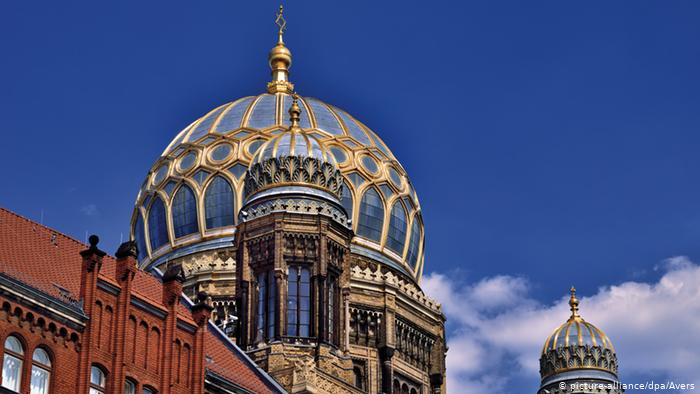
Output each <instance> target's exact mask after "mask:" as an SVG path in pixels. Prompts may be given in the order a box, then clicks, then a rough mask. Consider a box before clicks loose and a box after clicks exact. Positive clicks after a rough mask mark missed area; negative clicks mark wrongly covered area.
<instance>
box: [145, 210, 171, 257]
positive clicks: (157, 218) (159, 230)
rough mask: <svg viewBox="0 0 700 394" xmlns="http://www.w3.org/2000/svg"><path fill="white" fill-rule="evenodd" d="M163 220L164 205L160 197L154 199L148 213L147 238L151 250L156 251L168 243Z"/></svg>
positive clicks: (165, 224)
mask: <svg viewBox="0 0 700 394" xmlns="http://www.w3.org/2000/svg"><path fill="white" fill-rule="evenodd" d="M165 219H166V218H165V204H163V200H162V199H161V198H160V197H156V198H155V200H154V201H153V205H151V210H150V211H149V212H148V236H149V238H150V239H151V250H156V249H158V248H160V247H161V246H163V245H165V244H167V243H168V225H167V223H166V220H165Z"/></svg>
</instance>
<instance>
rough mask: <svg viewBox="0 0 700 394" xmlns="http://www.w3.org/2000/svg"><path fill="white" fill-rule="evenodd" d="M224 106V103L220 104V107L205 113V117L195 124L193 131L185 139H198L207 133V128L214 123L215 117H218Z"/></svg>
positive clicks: (190, 140)
mask: <svg viewBox="0 0 700 394" xmlns="http://www.w3.org/2000/svg"><path fill="white" fill-rule="evenodd" d="M225 108H226V106H225V105H222V106H221V107H219V108H217V109H215V110H214V111H213V112H211V113H210V114H209V115H207V117H206V118H204V119H203V120H202V121H201V122H199V124H197V126H195V129H194V131H192V133H190V136H189V137H188V138H187V141H189V142H192V141H196V140H198V139H200V138H201V137H202V136H204V135H205V134H207V133H208V132H209V129H210V128H211V126H212V125H213V124H214V121H216V118H218V117H219V114H221V112H222V111H223V110H224V109H225Z"/></svg>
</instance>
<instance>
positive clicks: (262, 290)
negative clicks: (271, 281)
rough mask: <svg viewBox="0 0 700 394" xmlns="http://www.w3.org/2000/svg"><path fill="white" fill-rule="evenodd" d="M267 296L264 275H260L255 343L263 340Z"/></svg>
mask: <svg viewBox="0 0 700 394" xmlns="http://www.w3.org/2000/svg"><path fill="white" fill-rule="evenodd" d="M266 295H267V280H266V274H264V273H262V274H259V275H258V322H257V335H256V338H255V339H256V341H258V342H259V341H262V340H263V333H264V327H265V300H266V298H265V297H266Z"/></svg>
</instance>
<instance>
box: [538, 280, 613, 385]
mask: <svg viewBox="0 0 700 394" xmlns="http://www.w3.org/2000/svg"><path fill="white" fill-rule="evenodd" d="M569 305H570V306H571V317H569V320H567V321H566V322H565V323H564V324H562V325H561V326H559V327H558V328H557V329H556V330H554V332H553V333H552V335H550V336H549V337H548V338H547V340H546V341H545V343H544V347H543V348H542V355H541V357H540V374H541V376H542V379H543V381H544V380H545V379H547V378H549V377H551V376H553V375H557V374H561V373H565V372H569V371H575V370H578V371H581V370H594V371H601V372H604V373H611V374H613V376H616V375H617V356H616V354H615V348H614V347H613V344H612V342H611V341H610V339H609V338H608V336H607V335H605V333H604V332H603V331H602V330H600V329H599V328H598V327H596V326H594V325H593V324H591V323H589V322H587V321H585V320H584V319H583V318H582V317H581V315H580V314H579V300H578V298H576V289H575V288H573V287H572V288H571V299H570V300H569Z"/></svg>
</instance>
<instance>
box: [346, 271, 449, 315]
mask: <svg viewBox="0 0 700 394" xmlns="http://www.w3.org/2000/svg"><path fill="white" fill-rule="evenodd" d="M350 276H351V278H352V279H355V280H361V281H364V282H373V283H376V284H383V285H388V286H392V287H394V288H396V289H397V290H398V291H399V292H400V293H402V294H403V295H405V296H407V297H408V298H411V299H412V300H414V301H416V302H418V303H419V304H421V305H423V306H425V307H427V308H428V309H430V310H432V311H434V312H438V313H442V305H440V303H439V302H437V301H435V300H433V299H432V298H430V297H428V296H427V295H426V294H425V293H424V292H423V290H421V289H420V288H419V287H417V286H416V285H414V284H413V283H411V282H409V281H406V280H404V279H401V277H399V276H398V275H394V274H393V273H392V272H391V271H388V272H387V273H382V269H381V267H379V266H378V267H377V269H376V270H374V271H373V270H371V269H370V268H369V267H367V268H365V269H362V268H360V267H359V266H354V267H352V268H351V269H350Z"/></svg>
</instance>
